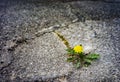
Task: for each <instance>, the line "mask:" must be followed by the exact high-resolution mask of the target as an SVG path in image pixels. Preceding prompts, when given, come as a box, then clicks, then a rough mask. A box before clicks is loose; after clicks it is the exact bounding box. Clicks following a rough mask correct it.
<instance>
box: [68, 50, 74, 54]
mask: <svg viewBox="0 0 120 82" xmlns="http://www.w3.org/2000/svg"><path fill="white" fill-rule="evenodd" d="M66 51H67V52H68V54H75V52H74V50H73V49H66Z"/></svg>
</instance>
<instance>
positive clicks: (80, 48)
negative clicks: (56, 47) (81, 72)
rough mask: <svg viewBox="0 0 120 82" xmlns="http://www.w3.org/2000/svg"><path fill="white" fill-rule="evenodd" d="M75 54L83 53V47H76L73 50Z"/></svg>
mask: <svg viewBox="0 0 120 82" xmlns="http://www.w3.org/2000/svg"><path fill="white" fill-rule="evenodd" d="M73 50H74V51H75V52H77V53H81V52H83V46H82V45H76V46H75V47H74V49H73Z"/></svg>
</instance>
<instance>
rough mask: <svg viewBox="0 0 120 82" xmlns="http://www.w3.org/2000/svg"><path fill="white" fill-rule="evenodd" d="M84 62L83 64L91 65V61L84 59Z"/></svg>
mask: <svg viewBox="0 0 120 82" xmlns="http://www.w3.org/2000/svg"><path fill="white" fill-rule="evenodd" d="M84 61H85V63H89V64H91V63H92V60H90V59H84Z"/></svg>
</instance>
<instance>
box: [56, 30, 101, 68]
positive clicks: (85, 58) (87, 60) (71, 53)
mask: <svg viewBox="0 0 120 82" xmlns="http://www.w3.org/2000/svg"><path fill="white" fill-rule="evenodd" d="M55 33H56V34H57V35H58V37H59V38H60V39H61V40H62V41H63V42H64V44H65V45H66V47H67V49H66V51H67V62H71V63H73V65H74V66H75V67H76V68H80V67H83V66H89V65H91V64H92V61H94V60H96V59H98V58H99V57H100V55H99V54H95V53H85V52H84V49H83V46H82V45H76V46H74V47H73V48H72V47H70V45H69V42H68V41H67V40H66V39H65V38H64V37H63V36H62V35H61V34H60V33H58V32H55Z"/></svg>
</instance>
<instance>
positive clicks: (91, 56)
mask: <svg viewBox="0 0 120 82" xmlns="http://www.w3.org/2000/svg"><path fill="white" fill-rule="evenodd" d="M99 57H100V55H99V54H88V55H86V59H91V60H94V59H98V58H99Z"/></svg>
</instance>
